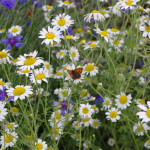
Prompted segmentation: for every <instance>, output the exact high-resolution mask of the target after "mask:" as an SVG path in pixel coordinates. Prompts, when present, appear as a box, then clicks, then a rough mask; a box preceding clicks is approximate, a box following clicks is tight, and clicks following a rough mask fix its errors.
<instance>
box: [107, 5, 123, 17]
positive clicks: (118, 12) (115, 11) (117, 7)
mask: <svg viewBox="0 0 150 150" xmlns="http://www.w3.org/2000/svg"><path fill="white" fill-rule="evenodd" d="M109 9H110V11H112V13H113V14H115V15H117V16H118V17H121V16H122V13H121V9H120V5H119V4H117V3H116V5H114V6H113V7H109Z"/></svg>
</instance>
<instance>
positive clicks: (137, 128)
mask: <svg viewBox="0 0 150 150" xmlns="http://www.w3.org/2000/svg"><path fill="white" fill-rule="evenodd" d="M149 129H150V128H149V126H148V125H147V124H146V123H141V124H140V122H138V123H137V124H135V125H134V126H133V132H134V133H135V134H136V135H137V136H143V135H144V131H145V132H146V133H147V132H148V130H149Z"/></svg>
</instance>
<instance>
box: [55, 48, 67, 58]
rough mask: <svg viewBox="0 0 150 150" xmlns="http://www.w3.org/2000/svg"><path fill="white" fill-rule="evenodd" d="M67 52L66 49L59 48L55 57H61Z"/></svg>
mask: <svg viewBox="0 0 150 150" xmlns="http://www.w3.org/2000/svg"><path fill="white" fill-rule="evenodd" d="M66 54H67V50H60V51H59V52H57V53H56V57H57V58H58V59H62V58H64V57H65V56H66Z"/></svg>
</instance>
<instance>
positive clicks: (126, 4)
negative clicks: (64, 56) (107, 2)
mask: <svg viewBox="0 0 150 150" xmlns="http://www.w3.org/2000/svg"><path fill="white" fill-rule="evenodd" d="M138 1H140V0H124V1H123V2H122V3H120V7H121V8H122V9H123V8H125V9H128V8H130V9H134V8H135V7H136V3H137V2H138Z"/></svg>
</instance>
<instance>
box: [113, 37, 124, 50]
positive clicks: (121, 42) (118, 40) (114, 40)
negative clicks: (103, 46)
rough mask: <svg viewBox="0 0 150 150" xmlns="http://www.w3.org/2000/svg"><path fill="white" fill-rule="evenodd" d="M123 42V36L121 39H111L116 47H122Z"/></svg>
mask: <svg viewBox="0 0 150 150" xmlns="http://www.w3.org/2000/svg"><path fill="white" fill-rule="evenodd" d="M123 43H124V39H123V38H121V39H117V38H114V39H110V44H111V45H112V46H113V47H114V48H120V47H122V45H123Z"/></svg>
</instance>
